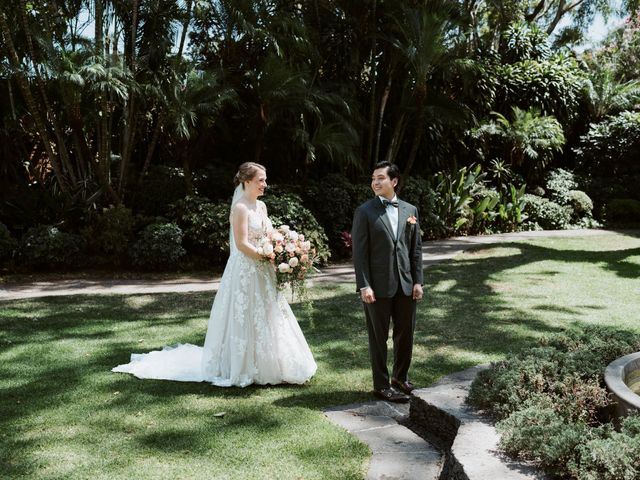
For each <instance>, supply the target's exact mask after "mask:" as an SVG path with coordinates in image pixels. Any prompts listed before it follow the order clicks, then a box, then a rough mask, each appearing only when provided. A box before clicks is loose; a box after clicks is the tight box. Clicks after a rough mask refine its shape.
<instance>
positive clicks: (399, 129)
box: [384, 113, 407, 163]
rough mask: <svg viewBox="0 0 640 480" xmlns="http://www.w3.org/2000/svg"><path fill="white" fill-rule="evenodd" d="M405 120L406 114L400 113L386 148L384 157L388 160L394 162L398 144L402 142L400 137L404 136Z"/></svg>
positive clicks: (398, 147)
mask: <svg viewBox="0 0 640 480" xmlns="http://www.w3.org/2000/svg"><path fill="white" fill-rule="evenodd" d="M405 120H406V114H404V113H403V114H402V115H400V118H399V119H398V122H397V123H396V126H395V128H394V129H393V135H392V136H391V141H390V142H389V147H388V148H387V154H386V155H385V157H384V159H385V160H386V161H388V162H391V163H395V158H396V156H397V155H398V150H399V149H400V144H401V143H402V139H403V138H404V133H405V131H406V128H407V126H406V122H405Z"/></svg>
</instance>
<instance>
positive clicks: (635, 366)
mask: <svg viewBox="0 0 640 480" xmlns="http://www.w3.org/2000/svg"><path fill="white" fill-rule="evenodd" d="M604 381H605V383H606V384H607V388H608V389H609V392H611V394H612V395H613V397H614V400H615V401H616V402H617V406H616V412H617V414H618V416H621V417H623V416H626V415H629V414H630V413H634V412H638V411H640V395H639V394H640V352H635V353H631V354H629V355H625V356H624V357H620V358H618V359H616V360H614V361H613V362H611V363H610V364H609V365H608V366H607V369H606V370H605V373H604Z"/></svg>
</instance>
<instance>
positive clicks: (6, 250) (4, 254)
mask: <svg viewBox="0 0 640 480" xmlns="http://www.w3.org/2000/svg"><path fill="white" fill-rule="evenodd" d="M17 248H18V242H17V240H16V239H15V238H13V236H12V235H11V232H10V231H9V229H8V228H7V227H6V226H5V224H4V223H0V262H5V261H7V260H10V259H11V258H13V256H14V255H15V253H16V250H17Z"/></svg>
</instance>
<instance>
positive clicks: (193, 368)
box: [112, 162, 317, 387]
mask: <svg viewBox="0 0 640 480" xmlns="http://www.w3.org/2000/svg"><path fill="white" fill-rule="evenodd" d="M234 183H235V184H236V185H237V186H236V189H235V192H234V195H233V200H232V201H231V215H230V223H231V228H230V235H229V243H230V250H231V251H230V255H229V260H228V261H227V265H226V267H225V269H224V273H223V275H222V280H221V281H220V288H219V289H218V293H217V294H216V296H215V299H214V302H213V306H212V308H211V315H210V317H209V325H208V329H207V335H206V339H205V342H204V347H199V346H196V345H191V344H181V345H177V346H175V347H164V349H162V350H157V351H153V352H149V353H143V354H132V355H131V361H130V362H129V363H127V364H124V365H118V366H117V367H115V368H113V369H112V371H114V372H124V373H131V374H133V375H135V376H136V377H138V378H154V379H163V380H177V381H183V382H189V381H195V382H202V381H205V382H210V383H212V384H213V385H217V386H220V387H231V386H238V387H246V386H247V385H251V384H252V383H256V384H260V385H264V384H271V385H275V384H279V383H298V384H302V383H305V382H306V381H307V380H309V379H310V378H311V377H312V376H313V375H314V373H315V372H316V368H317V367H316V363H315V361H314V359H313V356H312V354H311V351H310V350H309V346H308V345H307V342H306V340H305V338H304V336H303V334H302V331H301V330H300V327H299V326H298V322H297V321H296V318H295V316H294V315H293V312H292V311H291V307H289V304H288V303H287V302H286V300H285V299H284V296H283V295H282V294H281V293H280V292H278V290H277V289H276V276H275V271H274V268H273V265H272V264H271V263H270V262H268V261H265V260H264V259H263V257H262V256H261V255H259V254H258V249H257V246H256V242H257V241H258V239H260V238H261V237H262V236H263V235H264V234H265V233H266V232H267V231H269V230H270V229H272V225H271V221H270V220H269V217H267V208H266V206H265V204H264V203H263V202H262V201H260V200H258V197H259V196H261V195H263V194H264V190H265V188H266V186H267V172H266V169H265V168H264V167H263V166H262V165H260V164H257V163H253V162H246V163H243V164H242V165H240V168H239V169H238V173H236V176H235V178H234Z"/></svg>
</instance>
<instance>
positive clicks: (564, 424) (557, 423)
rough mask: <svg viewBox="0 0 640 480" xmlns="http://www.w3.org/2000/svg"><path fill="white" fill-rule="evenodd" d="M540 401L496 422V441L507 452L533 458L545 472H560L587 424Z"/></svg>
mask: <svg viewBox="0 0 640 480" xmlns="http://www.w3.org/2000/svg"><path fill="white" fill-rule="evenodd" d="M542 403H543V404H542V405H539V404H533V405H531V406H529V407H525V408H523V409H522V410H518V411H516V412H514V413H513V415H511V416H510V417H508V418H507V419H506V420H504V421H502V422H500V423H499V424H498V425H497V429H498V431H499V432H500V433H501V438H500V443H499V445H500V447H501V448H502V449H503V450H504V451H505V452H507V453H508V454H509V455H511V456H514V457H516V456H517V457H521V458H526V459H528V460H533V461H535V462H536V463H537V464H538V465H539V466H540V467H542V468H544V469H545V470H546V471H548V472H551V473H554V474H562V473H563V470H564V469H565V468H566V464H567V463H569V462H570V460H571V459H572V456H573V454H574V449H575V448H576V447H577V446H578V445H579V444H580V443H581V442H582V441H584V438H585V436H586V435H587V431H588V428H587V425H586V424H585V423H584V422H577V423H571V422H568V421H567V420H566V419H565V418H563V417H562V416H561V415H560V414H558V413H557V412H556V411H555V410H554V408H553V406H552V405H545V404H544V402H542Z"/></svg>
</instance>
